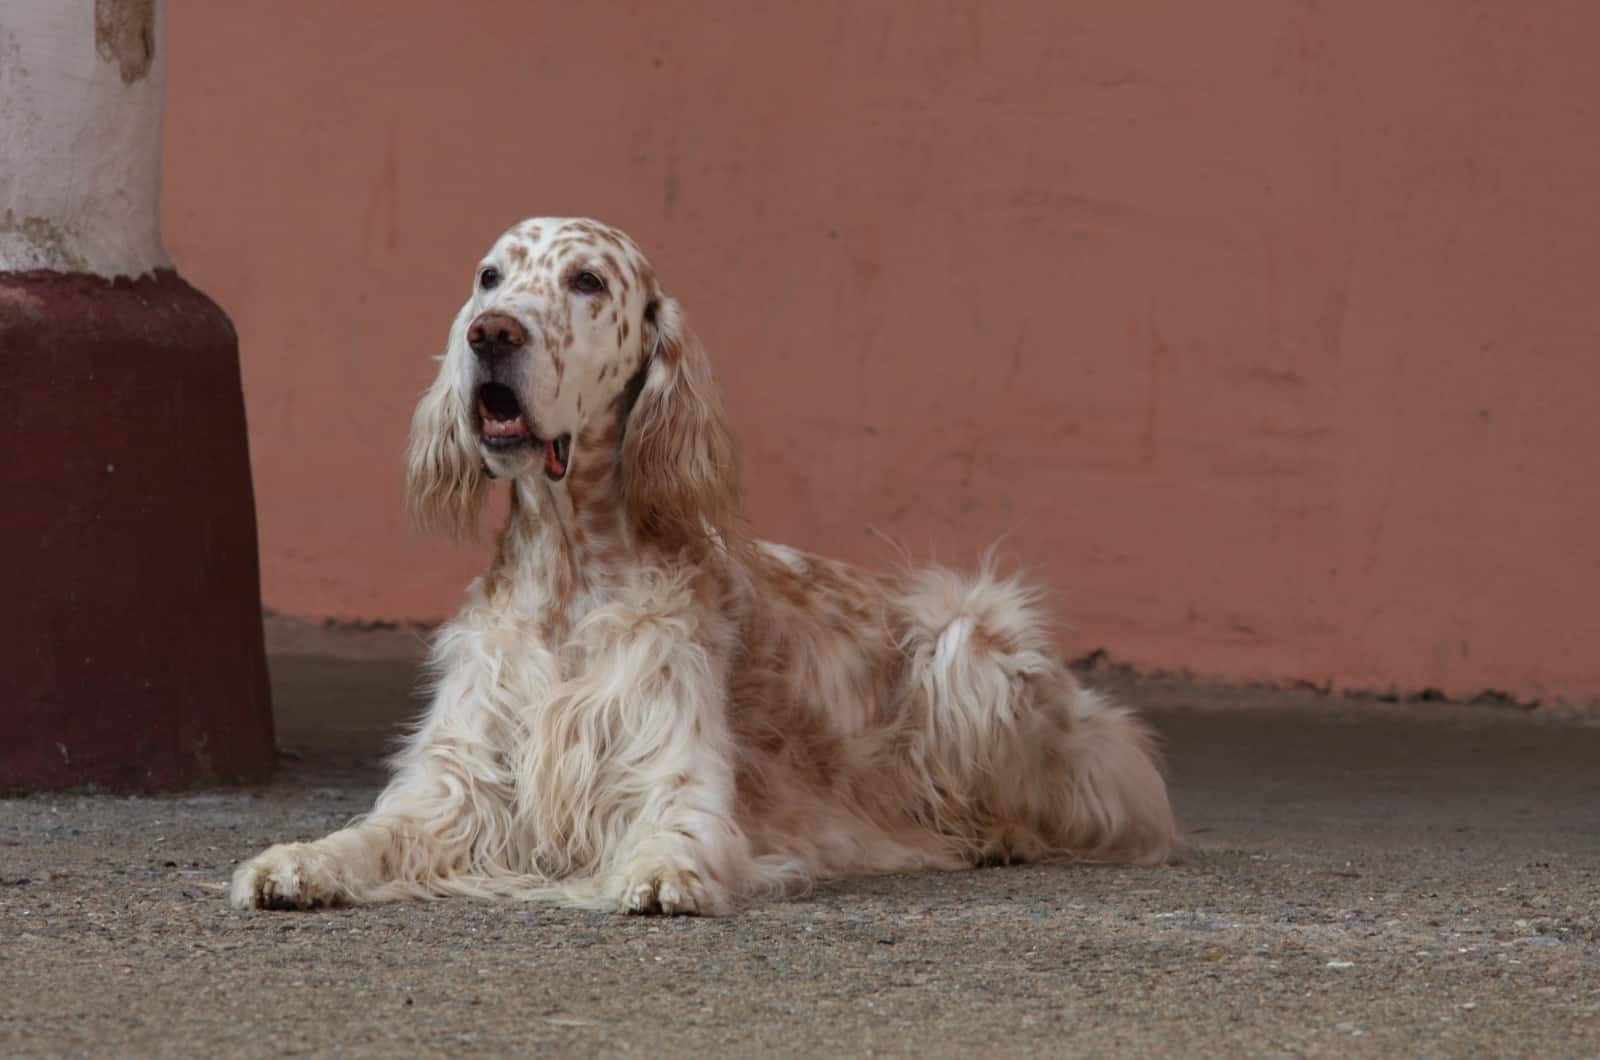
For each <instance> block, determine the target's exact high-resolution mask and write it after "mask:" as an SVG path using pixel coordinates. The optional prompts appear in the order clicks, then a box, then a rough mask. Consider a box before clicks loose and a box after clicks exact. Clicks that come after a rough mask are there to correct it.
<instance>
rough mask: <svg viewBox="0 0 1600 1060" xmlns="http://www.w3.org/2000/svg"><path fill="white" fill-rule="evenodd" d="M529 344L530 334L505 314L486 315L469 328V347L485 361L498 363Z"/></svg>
mask: <svg viewBox="0 0 1600 1060" xmlns="http://www.w3.org/2000/svg"><path fill="white" fill-rule="evenodd" d="M527 344H528V333H527V332H526V331H524V330H523V328H522V325H521V324H518V323H517V322H516V320H515V319H513V318H511V317H509V316H507V315H506V314H504V313H484V314H483V315H482V316H480V317H479V318H478V319H477V320H474V321H473V322H472V326H471V327H469V328H467V345H468V346H471V347H472V352H473V353H475V354H477V355H478V357H479V359H481V360H484V361H497V360H499V359H500V358H502V357H504V356H505V355H506V354H508V353H515V352H516V351H518V350H520V349H522V347H524V346H526V345H527Z"/></svg>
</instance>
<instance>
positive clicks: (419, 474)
mask: <svg viewBox="0 0 1600 1060" xmlns="http://www.w3.org/2000/svg"><path fill="white" fill-rule="evenodd" d="M443 360H444V364H443V365H441V366H440V369H439V378H438V379H436V380H434V383H433V385H432V386H431V387H429V388H428V391H427V393H425V394H423V395H422V400H421V401H419V402H417V411H416V412H415V413H414V414H413V415H412V417H411V440H410V442H409V443H408V444H407V446H406V512H407V514H409V515H410V517H411V525H412V526H413V527H415V528H416V529H417V530H419V531H422V532H424V533H429V532H432V533H441V534H444V535H446V536H448V537H457V538H461V537H472V536H473V535H474V534H476V533H477V529H478V509H479V508H480V507H482V504H483V497H484V494H485V493H486V492H488V491H487V489H486V487H487V486H488V481H489V477H488V475H487V474H485V473H484V470H483V460H482V458H481V457H479V455H478V450H477V447H476V446H475V445H474V444H473V442H472V424H471V422H470V420H469V419H468V415H467V410H466V408H465V407H463V405H462V400H461V393H460V388H459V387H457V386H456V385H455V384H454V382H453V380H452V378H451V376H452V373H451V365H450V358H449V356H448V355H446V356H445V357H444V358H443Z"/></svg>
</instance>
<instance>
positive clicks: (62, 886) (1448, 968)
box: [0, 622, 1600, 1057]
mask: <svg viewBox="0 0 1600 1060" xmlns="http://www.w3.org/2000/svg"><path fill="white" fill-rule="evenodd" d="M270 641H271V649H272V669H273V680H274V692H275V696H276V699H277V703H278V705H279V726H280V740H281V743H282V744H283V745H284V748H285V751H286V755H285V760H284V767H283V770H282V773H281V775H280V777H279V778H278V780H277V781H276V782H275V783H274V784H273V785H271V786H270V787H268V788H266V789H263V790H259V791H249V792H207V793H203V794H194V795H189V796H186V797H172V798H155V799H122V798H108V797H88V796H38V797H33V798H26V799H15V800H9V801H0V1055H4V1056H56V1055H93V1056H107V1055H118V1056H133V1055H156V1054H160V1055H164V1056H172V1055H183V1056H207V1057H209V1056H232V1055H248V1056H267V1055H282V1054H313V1055H342V1056H392V1055H440V1056H444V1055H449V1056H479V1055H483V1056H492V1055H507V1054H532V1053H535V1052H537V1053H549V1054H555V1055H573V1056H591V1055H664V1056H690V1055H694V1056H699V1055H727V1056H751V1055H760V1054H768V1053H771V1054H776V1055H792V1056H825V1055H851V1056H865V1055H892V1056H901V1055H907V1056H909V1055H917V1056H962V1055H974V1054H981V1055H985V1056H1022V1055H1063V1056H1076V1055H1083V1056H1122V1055H1184V1056H1191V1055H1193V1056H1200V1055H1212V1056H1234V1055H1255V1056H1308V1055H1334V1054H1341V1055H1344V1054H1348V1055H1357V1056H1360V1055H1372V1056H1485V1055H1494V1056H1538V1057H1563V1056H1572V1057H1597V1056H1600V726H1596V725H1595V724H1593V723H1592V721H1591V722H1585V721H1583V720H1582V719H1578V720H1574V719H1571V718H1567V719H1559V718H1551V717H1546V716H1541V715H1537V714H1533V715H1530V714H1526V713H1521V712H1517V711H1514V710H1511V709H1508V708H1473V707H1461V706H1448V705H1439V704H1380V703H1374V702H1363V701H1353V700H1330V699H1325V698H1320V697H1317V696H1314V695H1311V694H1307V693H1272V692H1260V691H1248V692H1227V691H1220V690H1216V689H1205V688H1196V687H1193V686H1186V685H1183V684H1178V683H1169V682H1131V683H1130V682H1126V681H1122V682H1117V681H1111V683H1113V684H1117V685H1118V686H1119V691H1120V692H1121V693H1122V694H1123V695H1124V696H1125V697H1126V698H1128V699H1130V700H1132V701H1134V702H1137V703H1139V704H1141V705H1142V706H1144V707H1145V708H1146V712H1147V714H1148V715H1149V716H1150V717H1151V718H1152V719H1153V721H1154V722H1155V724H1156V725H1157V726H1158V728H1159V729H1160V730H1161V731H1162V733H1163V734H1164V736H1165V737H1166V739H1167V741H1168V753H1169V757H1170V759H1171V764H1172V779H1173V791H1174V796H1175V800H1176V803H1177V805H1178V809H1179V812H1180V815H1181V816H1182V817H1183V819H1184V821H1185V822H1186V823H1187V824H1188V825H1189V827H1190V828H1191V830H1192V831H1193V833H1194V835H1195V839H1196V840H1197V842H1198V851H1197V853H1196V854H1195V856H1194V857H1193V858H1192V859H1191V860H1190V861H1189V862H1188V863H1186V864H1184V865H1180V866H1176V867H1171V868H1163V869H1124V868H1105V867H1086V866H1067V865H1048V866H1033V867H1025V868H1011V869H990V870H983V871H977V872H969V873H958V874H948V875H933V876H920V877H891V878H884V879H876V880H867V881H854V882H848V883H841V884H834V885H829V886H826V887H823V888H821V889H820V890H819V891H817V892H816V893H814V894H812V895H809V896H807V897H805V898H803V899H797V900H793V901H788V902H783V903H778V904H772V905H765V906H758V907H756V908H752V909H750V910H749V911H747V912H744V913H742V914H740V915H738V916H735V917H731V918H727V919H721V920H675V921H663V920H643V919H629V918H625V917H619V916H611V915H599V914H589V913H579V912H571V911H567V910H562V909H554V908H548V907H541V906H519V905H497V904H490V903H481V902H469V901H445V902H435V903H416V904H409V905H398V906H389V907H381V908H367V909H358V910H343V911H337V912H327V913H310V914H285V913H272V914H248V915H247V914H238V913H234V912H231V911H230V910H228V908H227V907H226V905H225V904H224V901H223V897H222V893H221V892H222V887H223V883H224V880H225V879H226V878H227V876H228V873H229V871H230V870H231V868H232V866H233V864H234V862H235V861H237V860H238V859H240V858H242V857H245V856H248V855H250V854H252V853H254V852H256V851H257V850H258V849H260V848H261V847H262V846H264V845H266V844H267V843H269V842H272V841H275V840H282V839H288V838H310V837H314V836H316V835H318V834H321V833H323V832H325V831H327V830H329V829H331V828H333V827H336V826H338V825H339V824H340V823H341V822H342V821H344V820H345V819H346V818H347V817H349V816H350V815H352V814H354V813H356V812H359V811H360V810H362V809H363V808H365V807H366V805H367V804H368V803H369V802H370V800H371V798H372V796H373V794H374V791H375V788H376V785H377V784H378V783H379V782H380V779H381V775H382V774H381V771H380V770H379V769H378V768H377V767H376V765H375V762H374V759H375V756H376V753H377V752H378V751H379V749H380V748H381V746H382V744H383V742H384V740H385V739H386V737H387V734H388V733H389V732H390V730H391V728H392V726H393V724H394V723H395V722H396V721H398V720H400V719H401V718H403V717H404V716H406V714H407V712H408V711H409V710H410V709H411V707H410V705H409V704H408V694H409V690H410V687H411V684H412V679H413V663H414V656H415V648H416V644H417V641H416V638H415V636H414V635H411V634H408V633H405V632H404V631H377V632H369V633H364V634H363V633H350V632H342V631H325V630H319V629H315V628H310V627H303V626H294V625H292V624H287V623H281V622H280V623H274V624H273V628H272V631H271V637H270ZM1106 680H1109V679H1105V680H1102V681H1101V683H1106Z"/></svg>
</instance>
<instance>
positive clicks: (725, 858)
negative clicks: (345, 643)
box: [230, 218, 1177, 914]
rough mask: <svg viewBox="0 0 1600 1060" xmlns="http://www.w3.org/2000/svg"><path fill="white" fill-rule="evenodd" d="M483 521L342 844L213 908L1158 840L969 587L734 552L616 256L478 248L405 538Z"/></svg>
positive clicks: (265, 863)
mask: <svg viewBox="0 0 1600 1060" xmlns="http://www.w3.org/2000/svg"><path fill="white" fill-rule="evenodd" d="M491 481H499V482H504V483H508V484H509V487H510V516H509V519H508V520H507V522H506V524H505V527H504V528H503V529H502V530H501V531H500V536H499V544H498V548H497V550H496V552H495V556H494V559H493V562H492V563H491V564H490V566H489V570H488V573H487V574H486V575H485V576H484V577H483V578H481V579H479V580H477V581H475V582H474V583H473V584H472V586H471V587H470V588H469V590H468V599H467V603H466V606H465V608H464V609H463V610H462V611H461V613H460V614H459V615H457V616H456V618H455V619H454V620H452V621H451V622H450V623H449V624H447V625H446V626H445V627H444V628H443V630H442V631H441V632H440V633H439V635H438V637H437V639H436V641H435V643H434V646H433V652H432V658H431V665H432V667H433V672H434V674H435V681H436V684H435V687H434V690H433V700H432V705H431V706H430V707H429V708H428V710H427V712H426V714H425V716H424V718H423V720H422V721H421V722H420V724H419V725H418V727H417V729H416V731H415V733H414V734H413V735H412V736H411V737H410V740H409V743H408V745H407V746H406V747H405V748H404V750H403V751H402V752H401V753H400V754H399V755H398V756H397V758H396V759H395V763H394V774H393V778H392V779H391V781H390V783H389V785H388V787H387V788H386V789H385V790H384V792H383V794H382V795H380V796H379V798H378V801H377V804H376V806H374V807H373V809H372V811H371V812H370V813H369V814H367V815H366V816H365V817H363V818H361V819H359V820H357V821H356V822H355V823H353V824H351V825H350V826H349V827H347V828H343V829H341V830H339V831H337V832H334V833H333V834H332V835H329V836H327V837H325V838H323V839H319V840H317V841H316V842H312V843H288V844H283V845H280V846H274V847H271V848H270V849H268V850H267V851H265V852H264V853H262V854H261V855H259V856H258V857H256V858H255V859H254V860H252V861H249V862H247V863H246V864H244V865H243V866H241V867H240V868H239V870H238V871H237V872H236V874H235V875H234V878H233V885H232V888H231V892H230V898H231V901H232V902H233V904H234V905H236V906H238V907H241V908H251V907H257V908H268V909H284V908H306V907H314V906H324V905H339V904H346V903H360V902H372V901H381V900H385V899H392V898H398V897H404V896H424V895H448V894H475V895H500V896H520V897H545V898H553V899H558V900H564V901H567V902H571V903H576V904H581V905H585V906H590V907H599V908H604V909H614V910H619V911H623V912H630V913H667V914H686V913H700V914H718V913H726V912H728V911H730V910H732V909H734V908H735V907H736V906H737V904H738V903H739V902H740V901H741V900H744V899H750V898H752V897H755V896H760V895H774V894H781V893H785V892H792V891H793V890H795V889H797V888H803V887H804V886H805V885H806V884H807V883H809V882H810V881H814V880H817V879H823V878H828V877H842V876H851V875H860V874H867V873H888V872H910V871H921V870H931V869H955V868H960V867H963V866H974V865H980V864H985V863H992V862H997V861H998V862H1006V861H1016V860H1021V861H1028V860H1034V859H1039V858H1046V857H1052V856H1057V857H1071V858H1077V859H1083V860H1093V861H1124V862H1142V863H1155V862H1161V861H1164V860H1166V859H1167V858H1168V857H1169V855H1171V854H1172V853H1173V851H1174V848H1175V845H1176V842H1177V840H1176V834H1177V829H1176V826H1175V824H1174V821H1173V816H1172V811H1171V808H1170V807H1169V805H1168V800H1167V791H1166V785H1165V784H1164V783H1163V781H1162V777H1161V773H1160V771H1159V769H1158V767H1157V764H1156V760H1155V757H1154V755H1153V752H1152V748H1151V739H1150V736H1149V735H1148V733H1147V731H1146V730H1145V728H1144V727H1143V726H1142V725H1141V724H1140V723H1139V722H1138V721H1137V720H1136V719H1135V718H1134V717H1133V715H1131V714H1130V713H1129V712H1128V711H1127V710H1126V709H1124V708H1122V707H1119V706H1115V705H1113V704H1111V703H1109V702H1107V701H1106V700H1105V699H1103V698H1101V697H1100V696H1099V695H1096V694H1095V693H1094V692H1092V691H1088V690H1086V689H1084V688H1082V687H1080V686H1079V684H1078V683H1077V681H1076V680H1075V679H1074V678H1073V676H1072V674H1071V673H1069V672H1068V670H1067V669H1066V667H1065V666H1064V665H1063V664H1062V661H1061V657H1060V655H1059V652H1058V649H1057V647H1056V645H1055V644H1054V643H1053V641H1052V638H1051V635H1050V632H1049V629H1048V627H1047V624H1046V621H1045V619H1044V618H1043V616H1042V615H1041V612H1040V610H1039V607H1038V602H1037V599H1036V594H1035V593H1034V592H1033V591H1032V590H1030V589H1029V588H1028V587H1026V586H1025V585H1023V584H1021V583H1020V582H1019V581H1017V580H1016V579H1014V578H1002V577H1000V576H999V575H997V574H996V573H995V572H994V570H993V569H992V566H990V565H989V564H985V565H984V566H983V567H982V568H981V569H980V570H979V571H978V573H976V574H975V575H972V576H963V575H958V574H955V573H952V572H950V571H947V570H942V569H920V570H910V571H906V572H902V573H897V574H893V575H885V574H872V573H866V572H863V571H861V570H857V569H855V568H852V567H850V566H847V565H845V564H842V563H837V562H833V561H831V560H827V559H822V558H819V557H816V556H810V555H806V554H803V553H801V552H797V551H795V550H793V549H790V548H786V547H783V546H781V545H774V544H769V543H767V542H764V541H757V540H754V539H752V538H751V536H750V535H749V534H748V532H747V530H746V528H745V526H744V524H743V523H742V522H741V521H740V513H739V489H738V479H737V473H736V463H735V452H734V445H733V441H732V439H731V437H730V436H729V432H728V426H727V422H726V421H725V419H724V417H723V410H722V404H721V399H720V397H719V395H718V390H717V387H716V385H715V383H714V382H713V380H712V376H711V362H710V360H709V359H708V358H707V356H706V353H705V350H704V349H702V347H701V345H700V343H699V342H698V341H697V340H696V338H695V336H694V333H693V332H691V331H690V329H689V324H688V321H687V320H685V318H684V313H683V310H682V308H681V307H680V306H679V305H678V303H677V302H675V301H674V300H673V299H671V298H669V297H668V296H667V295H665V294H664V293H663V292H662V290H661V286H660V284H659V283H658V282H657V280H656V275H655V273H654V271H653V270H652V269H651V267H650V265H649V263H648V262H647V261H646V260H645V257H644V255H643V254H642V253H640V251H639V248H638V247H637V246H636V245H635V244H634V243H633V241H632V240H631V239H629V238H628V237H627V236H626V235H624V234H623V233H621V232H619V231H617V230H616V229H613V228H610V227H607V226H605V225H602V224H598V223H596V222H594V221H590V220H579V219H544V218H540V219H535V220H530V221H525V222H523V223H521V224H519V225H517V226H515V227H514V228H512V229H511V230H510V231H508V232H506V233H505V234H504V235H503V236H501V237H500V239H499V240H498V241H497V242H496V243H495V244H494V247H493V248H492V249H491V250H490V251H489V254H488V256H487V257H486V258H484V260H483V262H482V263H481V264H480V265H479V266H478V268H477V272H476V273H475V274H474V280H473V289H472V294H471V296H470V297H469V298H468V299H467V302H466V304H465V305H464V306H462V308H461V311H460V312H459V313H458V314H457V315H456V319H455V323H454V325H453V326H452V328H451V330H450V339H449V345H448V347H447V348H446V350H445V352H444V355H443V357H442V358H441V366H440V370H439V376H438V379H437V381H436V382H435V383H434V384H433V385H432V387H431V388H430V389H429V390H428V391H427V392H426V394H425V395H424V396H423V397H422V399H421V402H420V404H419V405H418V407H417V410H416V414H415V417H414V419H413V422H412V428H411V441H410V446H409V452H408V473H407V492H408V503H409V507H410V511H411V515H412V517H413V520H414V522H415V523H416V524H417V525H419V526H420V527H423V528H431V529H436V530H444V531H452V532H457V533H470V532H471V530H472V528H473V525H474V522H475V518H476V514H477V511H478V508H479V506H480V504H481V502H482V501H483V499H484V496H485V494H486V493H487V492H488V491H489V489H490V483H491Z"/></svg>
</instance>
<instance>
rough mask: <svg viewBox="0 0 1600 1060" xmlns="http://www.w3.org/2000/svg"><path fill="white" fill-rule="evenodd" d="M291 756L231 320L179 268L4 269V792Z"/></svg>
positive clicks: (0, 427) (222, 775)
mask: <svg viewBox="0 0 1600 1060" xmlns="http://www.w3.org/2000/svg"><path fill="white" fill-rule="evenodd" d="M273 757H274V751H273V738H272V709H271V701H270V699H269V696H268V691H267V668H266V658H265V653H264V651H263V648H262V631H261V587H260V576H259V572H258V569H257V565H256V520H255V501H254V497H253V495H252V493H251V487H250V457H249V452H248V449H247V443H246V436H245V423H244V401H243V397H242V395H241V392H240V386H239V356H238V340H237V338H236V337H235V335H234V332H233V326H232V325H231V324H230V323H229V321H228V318H227V316H226V315H224V314H223V312H222V310H221V309H219V308H217V306H216V304H215V303H213V302H212V301H211V300H210V299H208V298H206V296H205V295H203V294H201V293H200V292H199V291H196V290H195V289H194V288H192V287H190V286H189V285H188V284H187V283H184V282H183V280H182V279H180V278H179V277H178V275H177V274H176V273H174V272H171V271H166V270H164V271H162V272H159V273H157V274H155V275H154V276H153V277H146V278H144V279H141V280H137V281H129V280H119V281H117V282H115V283H108V282H107V281H105V280H102V279H99V278H96V277H90V276H77V275H63V274H60V273H51V272H26V273H5V272H0V790H13V791H14V790H18V789H29V788H67V787H81V786H88V785H95V786H100V787H104V788H109V789H112V790H115V791H153V790H161V789H172V788H182V787H190V786H193V785H196V784H203V783H215V782H242V781H257V780H261V779H264V778H265V777H266V776H267V775H268V774H269V773H270V772H271V770H272V765H273Z"/></svg>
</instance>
